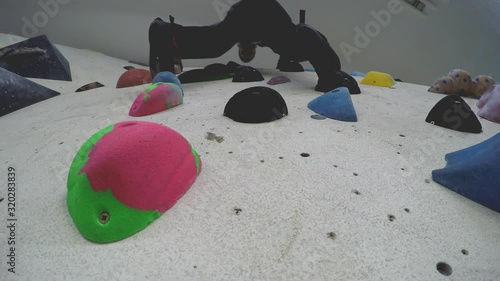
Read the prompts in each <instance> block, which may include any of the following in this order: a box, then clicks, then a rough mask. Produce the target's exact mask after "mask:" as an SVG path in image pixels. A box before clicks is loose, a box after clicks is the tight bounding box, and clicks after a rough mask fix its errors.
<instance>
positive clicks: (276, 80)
mask: <svg viewBox="0 0 500 281" xmlns="http://www.w3.org/2000/svg"><path fill="white" fill-rule="evenodd" d="M288 82H290V79H288V78H287V77H285V76H275V77H273V78H271V80H269V81H268V82H267V84H268V85H279V84H284V83H288Z"/></svg>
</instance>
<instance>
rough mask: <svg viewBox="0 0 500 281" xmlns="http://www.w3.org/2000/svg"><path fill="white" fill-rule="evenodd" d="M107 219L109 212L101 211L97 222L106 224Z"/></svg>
mask: <svg viewBox="0 0 500 281" xmlns="http://www.w3.org/2000/svg"><path fill="white" fill-rule="evenodd" d="M108 221H109V213H108V212H102V213H101V214H100V215H99V222H100V223H102V224H106V223H108Z"/></svg>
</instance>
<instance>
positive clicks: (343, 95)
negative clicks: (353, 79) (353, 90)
mask: <svg viewBox="0 0 500 281" xmlns="http://www.w3.org/2000/svg"><path fill="white" fill-rule="evenodd" d="M307 107H308V108H309V109H310V110H312V111H314V112H316V113H318V114H321V115H323V116H326V117H328V118H331V119H335V120H339V121H346V122H357V121H358V116H357V115H356V110H355V109H354V105H353V103H352V99H351V94H350V93H349V90H348V89H347V88H346V87H340V88H337V89H335V90H333V91H330V92H327V93H325V94H323V95H321V96H319V97H317V98H316V99H314V100H312V101H311V102H310V103H309V104H308V105H307Z"/></svg>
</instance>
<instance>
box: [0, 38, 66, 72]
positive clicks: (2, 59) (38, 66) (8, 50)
mask: <svg viewBox="0 0 500 281" xmlns="http://www.w3.org/2000/svg"><path fill="white" fill-rule="evenodd" d="M0 67H3V68H5V69H7V70H8V71H10V72H13V73H15V74H17V75H20V76H23V77H29V78H40V79H53V80H63V81H71V70H70V67H69V62H68V61H67V60H66V58H64V56H63V55H62V54H61V52H59V50H58V49H57V48H56V46H54V45H53V44H52V43H50V41H49V39H48V38H47V36H45V35H40V36H37V37H33V38H30V39H28V40H25V41H22V42H19V43H16V44H13V45H10V46H7V47H5V48H2V49H0Z"/></svg>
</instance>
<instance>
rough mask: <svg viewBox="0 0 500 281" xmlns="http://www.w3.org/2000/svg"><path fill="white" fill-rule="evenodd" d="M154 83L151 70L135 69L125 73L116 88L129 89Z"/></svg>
mask: <svg viewBox="0 0 500 281" xmlns="http://www.w3.org/2000/svg"><path fill="white" fill-rule="evenodd" d="M151 81H153V78H151V74H150V72H149V70H146V69H140V68H134V69H130V70H127V71H125V72H124V73H123V74H122V75H121V76H120V78H119V79H118V82H116V88H127V87H133V86H139V85H144V84H149V83H151Z"/></svg>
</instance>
